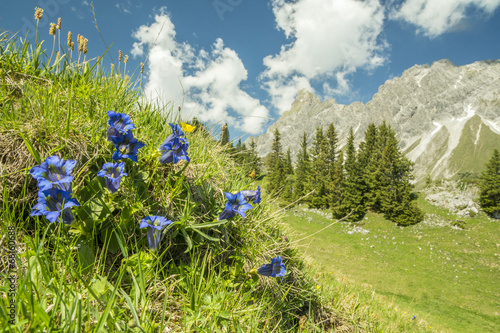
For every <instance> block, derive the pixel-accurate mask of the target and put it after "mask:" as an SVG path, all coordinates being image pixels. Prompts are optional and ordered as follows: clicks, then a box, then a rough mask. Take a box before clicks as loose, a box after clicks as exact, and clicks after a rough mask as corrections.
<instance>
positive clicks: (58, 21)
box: [56, 18, 61, 30]
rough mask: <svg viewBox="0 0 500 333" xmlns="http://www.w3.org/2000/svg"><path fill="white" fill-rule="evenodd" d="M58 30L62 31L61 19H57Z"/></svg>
mask: <svg viewBox="0 0 500 333" xmlns="http://www.w3.org/2000/svg"><path fill="white" fill-rule="evenodd" d="M56 27H57V29H59V30H61V18H58V19H57V25H56Z"/></svg>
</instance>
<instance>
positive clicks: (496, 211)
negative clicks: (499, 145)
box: [479, 149, 500, 218]
mask: <svg viewBox="0 0 500 333" xmlns="http://www.w3.org/2000/svg"><path fill="white" fill-rule="evenodd" d="M480 179H481V182H480V184H479V188H480V193H479V203H480V204H481V207H482V208H483V210H484V211H485V212H486V213H488V214H489V215H491V216H493V217H494V218H500V153H499V152H498V150H497V149H495V150H494V151H493V155H492V156H491V159H490V160H489V161H488V163H486V170H485V171H484V172H483V173H482V174H481V177H480Z"/></svg>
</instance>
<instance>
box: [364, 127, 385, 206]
mask: <svg viewBox="0 0 500 333" xmlns="http://www.w3.org/2000/svg"><path fill="white" fill-rule="evenodd" d="M379 148H380V146H379V143H378V130H377V126H375V124H374V123H371V124H369V125H368V128H367V130H366V132H365V139H364V141H363V142H361V144H360V145H359V152H358V166H359V167H360V168H361V170H364V172H363V179H362V182H363V187H364V189H365V190H364V200H365V205H366V206H367V207H371V208H373V207H374V206H375V201H376V199H375V195H374V194H375V193H376V189H377V187H378V181H377V170H378V167H379V164H380V160H381V158H382V150H380V149H379Z"/></svg>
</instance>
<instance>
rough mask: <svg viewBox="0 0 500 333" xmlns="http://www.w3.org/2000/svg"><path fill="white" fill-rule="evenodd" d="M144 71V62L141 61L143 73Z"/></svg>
mask: <svg viewBox="0 0 500 333" xmlns="http://www.w3.org/2000/svg"><path fill="white" fill-rule="evenodd" d="M143 72H144V63H142V62H141V74H142V73H143Z"/></svg>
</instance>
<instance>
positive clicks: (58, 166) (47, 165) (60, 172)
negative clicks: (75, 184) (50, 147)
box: [30, 155, 76, 192]
mask: <svg viewBox="0 0 500 333" xmlns="http://www.w3.org/2000/svg"><path fill="white" fill-rule="evenodd" d="M75 165H76V161H73V160H67V161H65V160H64V159H62V158H59V157H58V156H56V155H54V156H50V157H47V159H46V160H45V161H44V162H42V164H41V165H37V166H34V167H33V168H31V170H30V174H31V175H32V176H33V177H34V178H35V179H36V180H37V181H38V187H39V188H40V190H42V191H43V190H48V189H50V188H58V189H60V190H63V191H68V192H71V182H72V180H73V176H71V175H70V174H71V172H72V171H73V168H74V167H75Z"/></svg>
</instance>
